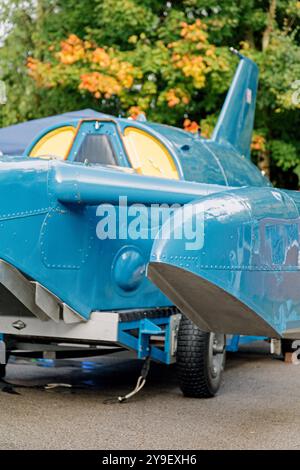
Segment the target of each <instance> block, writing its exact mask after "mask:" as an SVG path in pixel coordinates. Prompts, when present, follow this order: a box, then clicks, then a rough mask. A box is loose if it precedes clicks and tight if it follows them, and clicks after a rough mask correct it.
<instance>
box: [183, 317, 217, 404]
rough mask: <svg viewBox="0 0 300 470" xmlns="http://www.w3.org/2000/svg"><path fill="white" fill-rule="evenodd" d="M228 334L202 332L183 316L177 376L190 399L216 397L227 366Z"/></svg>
mask: <svg viewBox="0 0 300 470" xmlns="http://www.w3.org/2000/svg"><path fill="white" fill-rule="evenodd" d="M225 345H226V340H225V335H223V334H216V333H207V332H204V331H202V330H200V329H199V328H198V327H197V326H196V325H194V323H193V322H192V321H191V320H189V319H188V318H186V317H184V316H182V318H181V321H180V325H179V331H178V344H177V376H178V381H179V386H180V388H181V390H182V392H183V394H184V395H185V396H186V397H192V398H209V397H213V396H215V395H216V393H217V392H218V390H219V388H220V384H221V381H222V374H223V370H224V366H225V356H226V351H225Z"/></svg>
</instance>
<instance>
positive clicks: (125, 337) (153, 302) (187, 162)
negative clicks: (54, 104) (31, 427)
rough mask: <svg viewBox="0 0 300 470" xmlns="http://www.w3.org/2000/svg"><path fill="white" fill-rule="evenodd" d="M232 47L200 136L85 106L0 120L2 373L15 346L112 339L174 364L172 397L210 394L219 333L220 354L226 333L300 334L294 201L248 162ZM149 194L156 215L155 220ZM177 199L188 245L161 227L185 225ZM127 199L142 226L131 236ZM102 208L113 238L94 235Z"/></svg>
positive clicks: (102, 346)
mask: <svg viewBox="0 0 300 470" xmlns="http://www.w3.org/2000/svg"><path fill="white" fill-rule="evenodd" d="M238 55H239V59H240V62H239V65H238V68H237V71H236V73H235V76H234V79H233V82H232V85H231V87H230V90H229V92H228V95H227V97H226V101H225V103H224V106H223V109H222V111H221V114H220V117H219V120H218V123H217V126H216V129H215V131H214V134H213V136H212V138H211V139H209V140H206V139H203V138H201V137H200V136H199V135H198V134H196V135H193V134H190V133H188V132H185V131H183V130H181V129H177V128H174V127H170V126H165V125H161V124H155V123H150V122H147V121H133V120H130V119H122V118H115V117H112V116H108V115H103V114H101V113H97V112H94V111H92V110H84V111H78V112H74V113H67V114H65V115H60V116H54V117H50V118H46V119H40V120H36V121H31V122H28V123H24V124H18V125H15V126H11V127H10V128H6V129H1V130H0V149H1V151H2V153H3V154H4V156H3V157H1V160H0V299H1V300H0V331H1V333H2V343H1V344H2V346H3V350H4V347H5V348H6V357H4V358H3V357H2V360H1V361H0V362H2V366H1V375H2V377H3V376H4V375H5V365H6V364H5V363H6V360H7V358H8V355H9V353H11V352H13V351H16V350H20V349H22V350H23V349H28V350H30V351H34V352H41V353H43V352H45V351H47V352H49V351H51V352H52V353H53V354H54V353H56V354H58V355H59V354H60V355H62V354H64V353H65V352H66V351H67V350H68V351H69V350H70V349H71V350H72V351H73V353H74V355H75V354H84V355H87V354H93V355H95V354H104V353H108V352H113V351H115V350H116V347H120V348H126V349H129V350H132V351H134V352H135V353H136V355H137V357H138V358H139V359H147V360H150V359H153V360H155V361H159V362H162V363H165V364H171V363H174V362H177V370H178V379H179V384H180V387H181V389H182V391H183V393H184V394H185V395H186V396H192V397H210V396H213V395H215V393H216V392H217V391H218V389H219V386H220V383H221V378H222V371H223V369H224V362H225V350H226V337H225V334H228V335H231V339H230V341H229V342H228V346H227V347H228V349H230V350H236V349H237V347H238V342H239V336H237V335H251V338H250V337H249V338H248V341H250V340H253V339H257V338H261V337H263V338H274V339H278V340H280V338H282V337H284V338H294V337H300V310H299V308H298V306H299V305H300V298H298V297H299V293H298V291H299V289H298V287H297V286H298V273H299V264H298V263H299V261H298V259H299V258H298V253H299V244H298V239H299V230H298V228H299V209H298V207H299V204H300V199H299V196H298V194H297V193H296V192H292V191H289V192H287V191H286V192H285V191H279V190H277V189H274V188H272V187H271V185H270V183H269V182H268V181H267V180H266V179H265V178H264V177H263V175H262V174H261V173H260V171H259V170H258V169H257V168H256V166H255V165H253V164H252V163H251V161H250V143H251V136H252V131H253V121H254V113H255V103H256V91H257V84H258V69H257V66H256V65H255V64H254V63H253V62H252V61H251V60H250V59H248V58H246V57H244V56H241V55H240V54H238ZM120 198H121V199H120ZM124 201H125V202H126V203H125V202H124ZM153 205H154V206H155V205H156V206H157V205H159V206H160V207H161V208H162V216H163V217H162V220H160V219H159V220H158V222H157V223H156V225H155V226H153V217H152V213H151V209H152V206H153ZM174 205H176V208H175V210H174V211H173V212H171V213H170V212H168V211H169V208H170V207H171V206H174ZM186 206H188V207H196V209H197V210H196V219H197V218H201V220H202V222H203V223H204V234H203V240H202V243H201V246H198V247H196V248H193V250H189V249H188V248H187V241H190V240H187V239H186V237H185V236H183V237H181V239H178V238H177V237H176V236H174V237H171V238H167V239H166V238H165V237H163V236H162V237H161V236H159V235H160V234H161V232H162V231H163V230H164V228H165V227H166V225H168V224H170V222H172V224H171V227H172V228H171V231H172V230H175V227H177V228H178V227H179V226H180V224H181V225H182V226H183V229H185V224H187V223H189V222H191V223H192V225H193V222H195V220H187V219H186V218H185V217H178V216H180V215H181V213H182V211H184V210H185V207H186ZM99 207H101V210H99ZM139 207H140V208H141V207H143V209H140V214H139V223H140V225H142V227H143V228H142V229H140V237H131V236H130V234H129V232H127V231H126V230H127V223H128V220H129V219H130V217H131V215H132V208H134V210H135V213H136V211H137V210H138V208H139ZM103 208H104V210H105V211H106V214H104V213H103V212H101V211H103ZM198 209H200V210H198ZM105 215H107V216H108V217H107V219H106V224H107V226H109V223H110V221H112V219H114V225H115V226H116V227H117V228H118V230H117V232H118V233H117V234H115V235H116V236H107V237H103V236H99V230H100V229H99V227H100V225H101V224H102V228H103V220H104V218H105V217H104V216H105ZM190 217H191V218H193V217H194V214H193V215H191V216H190ZM197 221H198V219H197V220H196V222H197ZM99 224H100V225H99ZM112 230H113V229H112ZM107 231H108V232H109V231H110V228H109V227H108V228H107ZM153 232H154V234H153ZM182 233H184V234H185V230H183V232H182ZM124 234H125V235H124ZM232 335H235V336H234V337H233V338H232ZM297 335H299V336H297ZM243 341H245V340H243Z"/></svg>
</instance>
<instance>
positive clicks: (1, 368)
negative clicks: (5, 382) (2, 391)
mask: <svg viewBox="0 0 300 470" xmlns="http://www.w3.org/2000/svg"><path fill="white" fill-rule="evenodd" d="M5 374H6V364H0V379H4V377H5Z"/></svg>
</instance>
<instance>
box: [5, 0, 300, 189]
mask: <svg viewBox="0 0 300 470" xmlns="http://www.w3.org/2000/svg"><path fill="white" fill-rule="evenodd" d="M12 4H13V6H12ZM9 5H10V6H9V7H6V9H5V11H4V10H3V11H2V13H1V12H0V15H2V18H6V19H7V18H9V21H8V23H9V24H10V25H11V29H10V31H9V33H8V34H7V35H6V38H5V40H4V42H3V45H2V47H1V48H0V63H1V65H2V78H3V79H4V80H5V82H6V84H7V87H8V93H9V104H8V105H7V106H4V107H2V109H1V111H2V112H1V119H2V123H3V125H5V124H10V123H12V122H16V121H20V120H25V119H28V118H32V117H39V116H43V115H49V114H54V113H57V112H62V111H67V110H70V109H75V108H83V107H93V108H95V109H98V110H102V111H103V112H108V113H111V114H122V115H128V114H133V115H136V114H138V113H139V112H144V113H146V114H147V118H148V119H149V120H156V121H160V122H165V123H169V124H172V125H178V126H184V127H185V128H186V129H187V130H190V131H195V130H197V129H198V128H199V127H200V129H201V132H202V134H203V135H204V136H206V137H208V136H209V135H210V133H211V131H212V129H213V126H214V124H215V122H216V119H217V116H218V113H219V110H220V107H221V105H222V103H223V101H224V97H225V93H226V91H227V89H228V86H229V83H230V80H231V78H232V76H233V73H234V69H235V67H236V59H235V58H234V57H233V56H231V55H229V53H228V47H229V46H235V47H237V48H240V49H241V50H242V52H243V53H244V54H245V55H248V56H249V57H251V58H253V59H254V60H255V61H256V62H257V63H258V65H259V67H260V85H259V94H258V106H257V114H256V123H255V133H254V138H253V143H252V150H253V152H252V155H253V158H254V160H255V161H256V162H257V163H258V164H259V166H260V167H261V168H262V169H263V170H264V171H265V172H266V173H269V172H270V171H271V177H272V179H273V181H274V182H275V183H276V184H277V185H289V186H291V185H295V181H294V179H295V178H294V179H293V178H292V176H291V175H292V174H293V175H294V176H299V177H300V152H299V150H300V143H299V137H298V135H297V134H299V132H298V130H297V129H299V124H300V118H299V107H300V104H299V103H300V99H299V97H300V93H298V88H299V90H300V82H299V80H300V60H299V59H300V35H299V25H300V2H299V1H296V0H240V1H239V2H235V1H233V0H211V1H210V2H207V0H205V1H204V0H183V1H180V2H179V1H166V2H161V1H158V0H122V1H118V2H116V1H114V0H91V1H90V2H89V3H87V2H75V1H74V0H64V1H62V0H50V1H47V2H46V1H44V0H38V1H33V0H31V1H30V0H29V2H26V5H27V6H26V5H25V3H24V2H21V1H14V2H9ZM24 90H25V93H24ZM296 179H297V178H296Z"/></svg>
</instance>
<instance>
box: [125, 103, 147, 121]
mask: <svg viewBox="0 0 300 470" xmlns="http://www.w3.org/2000/svg"><path fill="white" fill-rule="evenodd" d="M128 113H129V117H130V118H131V119H133V120H134V121H136V120H137V119H138V117H139V116H140V115H141V114H143V115H145V113H144V111H143V110H142V108H141V107H140V106H131V108H129V110H128Z"/></svg>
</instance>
